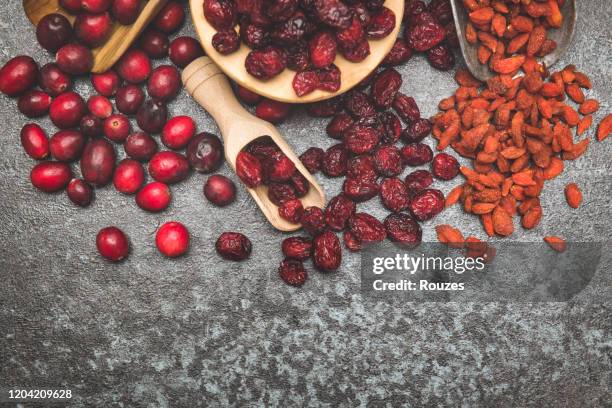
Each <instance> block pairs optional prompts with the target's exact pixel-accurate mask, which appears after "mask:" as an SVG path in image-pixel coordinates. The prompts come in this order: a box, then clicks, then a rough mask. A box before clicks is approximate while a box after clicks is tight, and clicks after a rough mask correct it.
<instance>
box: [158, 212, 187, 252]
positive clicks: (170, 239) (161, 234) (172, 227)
mask: <svg viewBox="0 0 612 408" xmlns="http://www.w3.org/2000/svg"><path fill="white" fill-rule="evenodd" d="M155 245H156V246H157V249H158V250H159V252H161V253H162V254H163V255H165V256H167V257H169V258H176V257H178V256H181V255H183V254H184V253H185V252H187V250H188V249H189V231H188V230H187V228H186V227H185V226H184V225H183V224H181V223H180V222H176V221H171V222H167V223H165V224H164V225H162V226H161V227H160V228H159V229H158V230H157V234H156V235H155Z"/></svg>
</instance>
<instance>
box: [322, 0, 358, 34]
mask: <svg viewBox="0 0 612 408" xmlns="http://www.w3.org/2000/svg"><path fill="white" fill-rule="evenodd" d="M313 3H314V4H313V6H314V10H315V12H316V16H317V18H318V19H319V20H320V21H321V22H322V23H324V24H326V25H328V26H330V27H335V28H346V27H348V26H349V25H350V24H351V10H350V9H349V8H348V7H347V6H346V5H345V4H344V3H342V2H341V1H340V0H314V2H313Z"/></svg>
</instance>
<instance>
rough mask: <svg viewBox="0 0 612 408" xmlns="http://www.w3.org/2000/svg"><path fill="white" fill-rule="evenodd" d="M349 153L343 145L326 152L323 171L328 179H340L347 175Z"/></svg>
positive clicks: (335, 146)
mask: <svg viewBox="0 0 612 408" xmlns="http://www.w3.org/2000/svg"><path fill="white" fill-rule="evenodd" d="M347 161H348V152H347V151H346V149H345V148H344V145H343V144H342V143H339V144H336V145H333V146H332V147H330V148H329V149H327V150H326V151H325V154H324V155H323V162H322V166H321V169H322V170H323V173H325V175H326V176H328V177H340V176H342V175H344V174H345V173H346V165H347Z"/></svg>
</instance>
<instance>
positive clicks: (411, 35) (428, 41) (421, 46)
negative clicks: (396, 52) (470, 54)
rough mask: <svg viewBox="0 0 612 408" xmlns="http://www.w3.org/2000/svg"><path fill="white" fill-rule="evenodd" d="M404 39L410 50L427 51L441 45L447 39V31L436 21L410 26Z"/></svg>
mask: <svg viewBox="0 0 612 408" xmlns="http://www.w3.org/2000/svg"><path fill="white" fill-rule="evenodd" d="M404 37H405V38H406V41H407V42H408V45H409V46H410V48H412V49H414V50H416V51H420V52H423V51H427V50H429V49H431V48H433V47H435V46H436V45H438V44H440V43H441V42H442V41H443V40H444V37H446V30H445V29H444V27H442V26H441V25H440V24H438V23H437V22H435V21H430V22H425V23H422V24H416V25H409V26H408V27H407V29H406V32H405V33H404Z"/></svg>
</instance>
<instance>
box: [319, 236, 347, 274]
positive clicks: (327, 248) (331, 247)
mask: <svg viewBox="0 0 612 408" xmlns="http://www.w3.org/2000/svg"><path fill="white" fill-rule="evenodd" d="M312 259H313V261H314V264H315V266H316V267H317V269H319V270H321V271H323V272H333V271H335V270H336V269H338V268H339V267H340V263H341V262H342V248H341V247H340V240H339V239H338V237H337V236H336V234H334V233H333V232H331V231H325V232H323V233H321V234H320V235H318V236H317V237H315V239H314V241H313V253H312Z"/></svg>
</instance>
